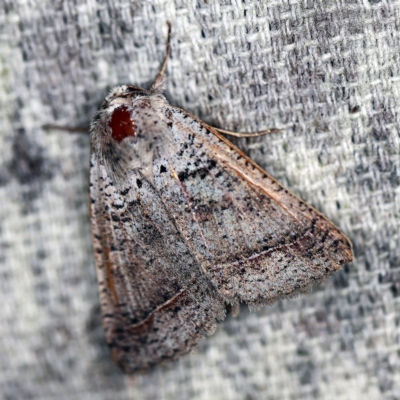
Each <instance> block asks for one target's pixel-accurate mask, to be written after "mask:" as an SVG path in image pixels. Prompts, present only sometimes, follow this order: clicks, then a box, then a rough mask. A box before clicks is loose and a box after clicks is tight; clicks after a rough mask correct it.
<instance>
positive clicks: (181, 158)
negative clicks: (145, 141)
mask: <svg viewBox="0 0 400 400" xmlns="http://www.w3.org/2000/svg"><path fill="white" fill-rule="evenodd" d="M163 115H164V123H165V124H166V125H167V126H169V128H170V135H172V138H173V140H174V142H175V143H176V146H177V148H176V151H175V152H171V151H170V149H169V148H168V147H166V148H163V147H162V146H160V149H159V153H158V157H156V158H155V159H154V164H153V174H154V185H155V187H156V189H157V191H158V192H159V194H160V196H161V197H162V200H163V202H164V203H165V204H168V207H169V208H170V209H173V210H174V214H173V215H174V219H175V222H176V225H177V227H178V228H179V231H180V232H181V233H182V235H183V237H184V238H185V241H186V244H187V246H188V247H189V249H190V253H191V254H193V255H194V256H195V258H196V260H197V261H198V262H199V264H200V265H201V267H202V270H203V271H205V272H206V274H207V276H208V277H209V278H210V279H211V281H212V283H213V284H214V286H215V287H216V288H217V289H218V291H219V293H220V294H221V295H222V296H223V298H224V300H225V301H227V302H231V303H237V302H238V301H245V302H247V303H248V304H249V305H250V306H257V305H260V304H263V303H268V302H270V301H273V300H274V299H276V298H279V297H283V296H288V295H293V294H295V293H296V292H298V291H302V290H303V291H304V290H305V289H306V288H308V287H309V286H310V284H312V283H314V282H315V281H319V280H321V279H323V278H324V277H326V276H327V275H329V274H330V273H332V272H333V271H335V270H337V269H339V268H340V266H341V265H342V264H344V263H347V262H350V261H351V260H352V249H351V244H350V242H349V240H348V239H347V238H346V237H345V236H344V235H343V234H342V233H341V232H340V231H339V229H338V228H336V226H335V225H334V224H333V223H332V222H330V221H329V220H328V219H326V218H325V217H324V216H322V215H321V214H320V213H319V212H317V211H316V210H315V209H313V208H312V207H310V206H309V205H308V204H306V203H305V202H303V201H302V200H301V199H299V198H298V197H297V196H295V195H294V194H293V193H290V192H289V191H288V190H286V189H285V188H284V187H282V185H280V184H279V183H278V182H277V181H276V180H274V179H273V178H271V177H270V176H269V175H268V174H267V173H266V172H265V171H263V170H262V169H261V168H260V167H258V166H257V165H256V164H255V163H254V162H252V161H251V160H250V159H249V158H248V157H246V156H245V155H244V154H243V153H242V152H241V151H240V150H239V149H237V148H236V147H235V146H234V145H232V144H231V143H230V142H229V141H228V140H227V139H226V138H224V137H223V136H221V135H220V134H218V133H217V132H215V131H213V130H212V128H210V127H208V126H207V125H205V124H204V123H202V122H201V121H199V120H198V119H196V118H195V117H194V116H192V115H190V114H188V113H187V112H185V111H183V110H181V109H179V108H176V107H170V108H164V109H163Z"/></svg>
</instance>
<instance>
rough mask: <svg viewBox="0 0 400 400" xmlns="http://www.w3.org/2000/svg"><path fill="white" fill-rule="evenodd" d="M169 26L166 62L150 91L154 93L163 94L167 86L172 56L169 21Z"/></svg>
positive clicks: (169, 24)
mask: <svg viewBox="0 0 400 400" xmlns="http://www.w3.org/2000/svg"><path fill="white" fill-rule="evenodd" d="M167 25H168V38H167V49H166V52H165V57H164V62H163V63H162V66H161V69H160V72H159V73H158V74H157V76H156V78H155V79H154V82H153V84H152V85H151V88H150V91H151V92H152V93H162V92H163V91H164V86H165V75H164V73H165V70H166V69H167V62H168V59H169V57H170V55H171V22H169V21H167Z"/></svg>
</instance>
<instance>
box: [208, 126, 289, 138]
mask: <svg viewBox="0 0 400 400" xmlns="http://www.w3.org/2000/svg"><path fill="white" fill-rule="evenodd" d="M211 128H212V129H214V130H215V131H217V132H218V133H223V134H224V135H229V136H235V137H238V138H245V137H258V136H264V135H268V134H270V133H278V132H283V130H282V129H278V128H271V129H267V130H265V131H260V132H232V131H227V130H225V129H221V128H215V127H213V126H212V127H211Z"/></svg>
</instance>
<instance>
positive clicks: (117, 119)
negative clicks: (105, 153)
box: [109, 106, 137, 142]
mask: <svg viewBox="0 0 400 400" xmlns="http://www.w3.org/2000/svg"><path fill="white" fill-rule="evenodd" d="M109 126H110V128H111V136H112V137H113V139H115V140H116V141H117V142H121V141H122V140H123V139H125V138H126V137H128V136H136V133H137V130H136V124H135V121H134V120H133V119H132V117H131V113H130V111H129V109H128V107H127V106H121V107H117V108H116V109H115V110H114V111H113V113H112V116H111V119H110V122H109Z"/></svg>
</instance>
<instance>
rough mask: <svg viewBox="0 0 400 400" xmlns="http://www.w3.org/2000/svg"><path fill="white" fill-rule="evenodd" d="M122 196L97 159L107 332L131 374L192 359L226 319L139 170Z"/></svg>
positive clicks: (94, 192)
mask: <svg viewBox="0 0 400 400" xmlns="http://www.w3.org/2000/svg"><path fill="white" fill-rule="evenodd" d="M126 172H127V177H129V178H128V179H127V180H126V182H124V186H122V187H118V188H116V186H115V184H114V182H113V181H112V180H111V178H110V175H109V173H108V172H107V168H106V167H105V166H104V165H101V164H100V163H99V161H98V159H97V157H96V154H95V152H93V154H92V159H91V178H90V179H91V183H90V184H91V214H92V215H91V217H92V218H91V219H92V230H93V241H94V249H95V257H96V265H97V268H98V281H99V290H100V302H101V308H102V317H103V325H104V328H105V334H106V338H107V341H108V343H109V345H110V347H111V352H112V356H113V358H114V360H115V361H116V363H117V364H118V365H120V366H121V367H122V368H123V369H124V370H125V371H126V372H128V373H132V372H135V371H139V370H144V369H146V368H148V367H150V366H151V365H154V364H156V363H159V362H160V361H162V360H164V359H173V358H175V357H177V356H179V355H181V354H184V353H186V352H188V351H189V350H190V349H191V348H192V347H193V346H194V345H195V344H196V343H197V342H198V340H199V339H200V338H201V337H202V336H203V335H204V334H210V333H212V332H213V331H214V330H215V327H216V320H217V319H222V318H224V316H225V307H224V303H223V302H222V301H221V298H220V296H218V294H217V293H216V291H215V289H214V288H213V287H212V285H211V284H210V282H209V281H208V279H207V278H206V277H205V275H204V273H203V272H202V271H201V266H200V265H199V262H198V261H197V260H196V258H195V257H194V256H193V254H192V253H191V250H190V248H189V247H188V246H187V243H186V242H185V240H184V239H183V238H182V235H181V233H180V231H179V230H178V229H177V226H176V224H175V222H174V220H173V218H172V217H171V215H170V211H169V210H168V209H167V208H166V207H165V204H164V203H163V201H162V199H161V198H160V196H159V194H158V193H157V192H156V191H155V189H154V187H153V186H152V185H151V184H150V183H149V182H148V180H147V179H146V178H144V177H143V176H142V174H141V173H140V171H138V170H137V169H133V170H127V171H126Z"/></svg>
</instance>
